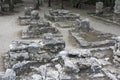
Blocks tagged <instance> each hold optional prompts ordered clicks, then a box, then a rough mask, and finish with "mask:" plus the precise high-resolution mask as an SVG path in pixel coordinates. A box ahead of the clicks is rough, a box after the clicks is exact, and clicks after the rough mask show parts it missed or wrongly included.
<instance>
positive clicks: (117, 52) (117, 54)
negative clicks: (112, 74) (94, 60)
mask: <svg viewBox="0 0 120 80" xmlns="http://www.w3.org/2000/svg"><path fill="white" fill-rule="evenodd" d="M114 39H115V40H116V44H115V47H114V51H113V52H114V56H113V59H114V61H113V62H114V63H115V64H118V65H119V64H120V37H115V38H114Z"/></svg>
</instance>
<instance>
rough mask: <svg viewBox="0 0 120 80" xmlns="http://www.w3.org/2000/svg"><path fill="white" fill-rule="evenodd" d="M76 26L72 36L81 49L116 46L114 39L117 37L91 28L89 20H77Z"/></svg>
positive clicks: (71, 32)
mask: <svg viewBox="0 0 120 80" xmlns="http://www.w3.org/2000/svg"><path fill="white" fill-rule="evenodd" d="M75 24H76V25H75ZM75 24H74V28H75V29H73V30H70V35H71V37H73V38H74V39H75V41H76V42H77V43H78V44H80V46H81V47H87V48H89V47H102V46H113V45H114V44H115V40H113V39H112V37H114V36H115V35H113V34H109V33H102V32H100V31H97V30H94V29H93V28H90V22H89V20H88V19H85V20H77V21H76V23H75ZM76 26H77V27H76Z"/></svg>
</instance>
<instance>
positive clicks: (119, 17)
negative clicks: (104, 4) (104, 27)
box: [113, 0, 120, 24]
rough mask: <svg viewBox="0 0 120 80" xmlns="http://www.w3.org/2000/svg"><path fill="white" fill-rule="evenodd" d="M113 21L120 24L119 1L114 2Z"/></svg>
mask: <svg viewBox="0 0 120 80" xmlns="http://www.w3.org/2000/svg"><path fill="white" fill-rule="evenodd" d="M114 13H115V14H114V16H113V18H114V19H113V20H114V21H116V22H118V23H119V24H120V0H116V1H115V6H114Z"/></svg>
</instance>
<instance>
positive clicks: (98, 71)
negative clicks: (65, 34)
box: [2, 46, 119, 80]
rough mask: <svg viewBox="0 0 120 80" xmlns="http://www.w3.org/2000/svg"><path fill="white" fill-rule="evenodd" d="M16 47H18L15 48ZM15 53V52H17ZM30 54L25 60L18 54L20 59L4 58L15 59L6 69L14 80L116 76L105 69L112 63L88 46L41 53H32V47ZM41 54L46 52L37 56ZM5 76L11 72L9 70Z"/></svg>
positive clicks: (102, 79)
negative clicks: (82, 48)
mask: <svg viewBox="0 0 120 80" xmlns="http://www.w3.org/2000/svg"><path fill="white" fill-rule="evenodd" d="M16 48H17V47H16ZM19 48H20V47H19ZM14 50H16V49H15V48H13V47H12V46H11V49H10V51H14ZM17 50H20V49H18V48H17ZM36 51H37V50H36ZM39 51H40V50H39ZM19 52H20V51H19ZM9 54H10V53H9ZM16 54H18V55H19V53H16ZM33 54H34V55H32V53H29V55H31V56H32V57H30V59H28V60H25V57H24V58H22V60H23V61H19V60H18V59H15V58H14V59H13V60H7V61H9V62H10V63H11V62H12V61H16V63H14V64H13V65H12V66H11V69H10V70H11V73H12V76H13V75H14V77H13V78H16V79H17V80H24V79H27V80H37V79H38V80H39V79H42V80H48V79H52V80H66V79H67V80H79V79H85V80H86V79H92V80H96V79H97V80H110V79H111V80H114V78H115V80H119V73H114V74H113V73H111V72H112V71H111V70H110V69H109V67H111V66H112V63H111V62H110V61H108V60H106V59H105V58H95V56H94V54H93V53H92V51H91V50H88V49H85V50H70V51H66V50H65V51H61V52H59V53H58V54H56V55H54V54H53V53H52V55H50V53H47V52H44V51H43V52H41V53H40V52H39V53H36V52H35V51H34V53H33ZM42 54H47V55H46V56H45V55H44V56H41V55H42ZM36 55H37V56H36ZM35 56H36V57H35ZM38 57H39V58H38ZM44 57H46V58H44ZM33 58H34V59H33ZM41 58H44V60H43V61H42V59H41ZM9 59H12V56H9ZM37 59H39V60H37ZM40 59H41V60H40ZM106 66H107V67H106ZM108 66H109V67H108ZM9 68H10V67H9ZM111 68H115V67H111ZM8 70H9V69H8ZM109 70H110V71H111V72H110V71H109ZM112 70H115V69H112ZM116 70H117V68H116ZM6 72H7V71H6ZM7 75H8V74H7ZM111 75H112V76H111ZM116 75H117V76H116ZM9 76H11V75H10V74H9ZM2 78H3V77H2ZM11 78H12V77H11ZM13 80H15V79H13Z"/></svg>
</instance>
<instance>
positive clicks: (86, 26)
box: [80, 19, 90, 32]
mask: <svg viewBox="0 0 120 80" xmlns="http://www.w3.org/2000/svg"><path fill="white" fill-rule="evenodd" d="M80 29H81V30H82V31H83V32H89V31H90V22H89V19H84V20H82V21H81V27H80Z"/></svg>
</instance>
